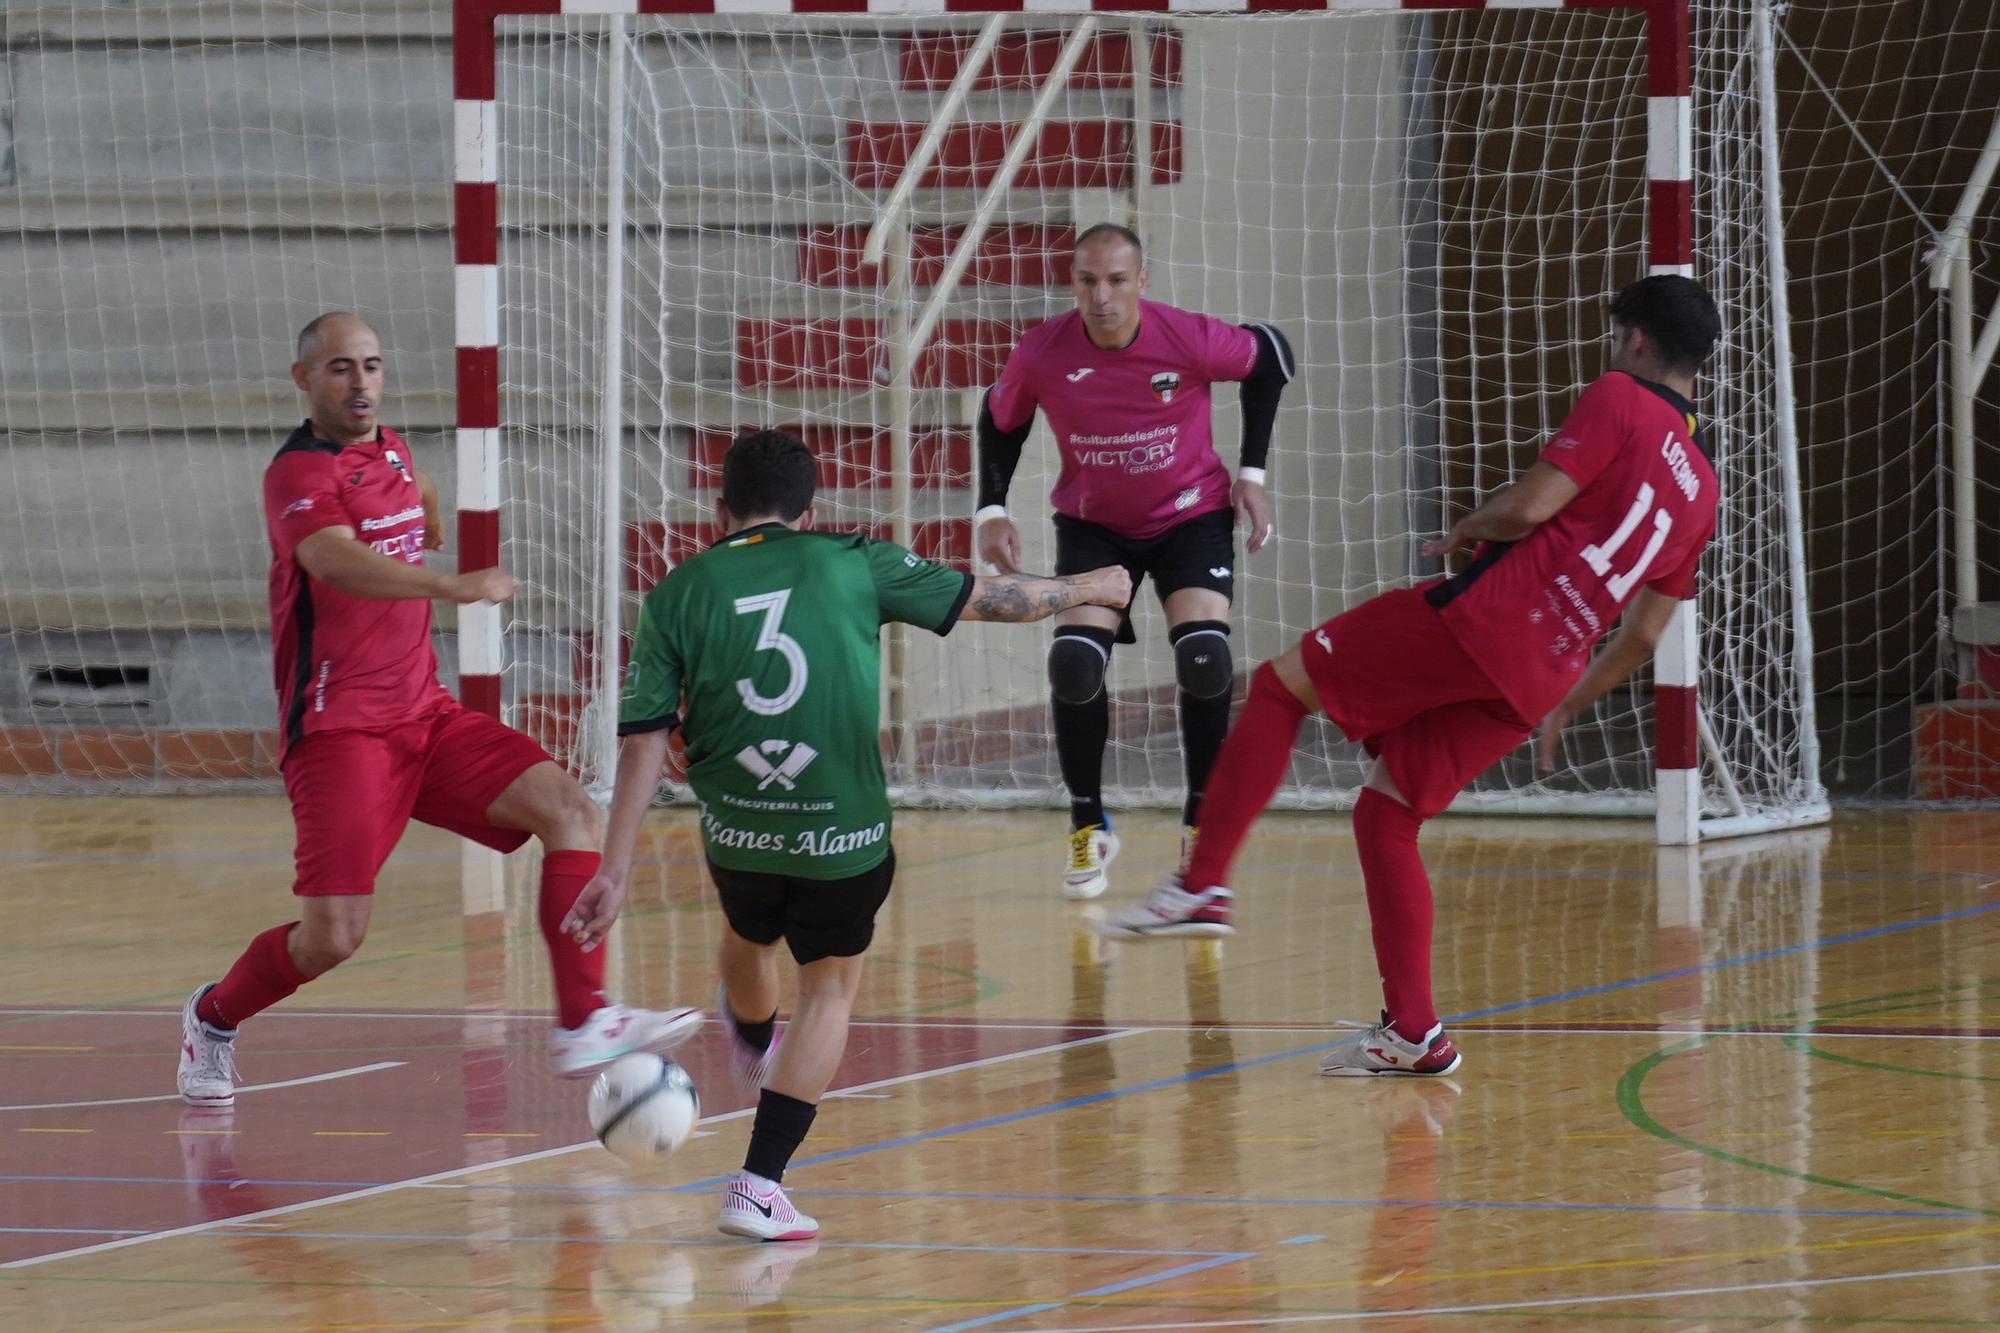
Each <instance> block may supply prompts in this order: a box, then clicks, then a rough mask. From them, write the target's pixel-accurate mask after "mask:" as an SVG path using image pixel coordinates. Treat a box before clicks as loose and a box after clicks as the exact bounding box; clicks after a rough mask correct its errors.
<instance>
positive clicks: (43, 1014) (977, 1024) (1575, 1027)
mask: <svg viewBox="0 0 2000 1333" xmlns="http://www.w3.org/2000/svg"><path fill="white" fill-rule="evenodd" d="M1721 965H1723V964H1720V963H1718V964H1716V966H1721ZM1662 975H1663V976H1665V975H1668V974H1662ZM1653 979H1654V978H1647V980H1653ZM179 1012H180V1010H178V1009H9V1008H5V1007H0V1018H4V1017H24V1018H28V1017H32V1018H159V1017H163V1016H167V1015H172V1014H178V1013H179ZM266 1017H267V1018H327V1019H376V1020H383V1019H392V1020H393V1019H399V1018H400V1019H439V1020H448V1019H455V1020H466V1019H476V1020H487V1021H492V1020H499V1021H502V1022H509V1023H533V1024H537V1025H544V1026H545V1025H546V1024H547V1023H548V1021H549V1016H548V1015H547V1014H545V1013H503V1012H494V1011H490V1010H479V1009H469V1010H461V1011H459V1012H455V1013H454V1012H447V1011H442V1010H438V1011H433V1010H417V1009H412V1010H353V1011H341V1010H285V1011H283V1012H279V1013H273V1014H270V1015H267V1016H266ZM1822 1023H1839V1024H1844V1027H1843V1028H1841V1029H1832V1028H1826V1027H1820V1026H1816V1025H1818V1024H1822ZM708 1024H709V1025H713V1026H718V1027H719V1026H720V1020H718V1019H714V1018H710V1019H709V1020H708ZM848 1026H849V1027H850V1028H888V1029H891V1030H903V1029H918V1030H946V1031H951V1030H960V1029H963V1030H965V1031H971V1032H1010V1031H1011V1032H1044V1031H1046V1032H1074V1031H1077V1030H1079V1029H1095V1030H1096V1031H1098V1032H1109V1031H1112V1030H1113V1029H1116V1030H1118V1031H1143V1032H1211V1031H1213V1032H1227V1033H1232V1034H1234V1033H1246V1034H1264V1035H1269V1034H1272V1033H1278V1034H1304V1033H1319V1032H1324V1033H1329V1034H1333V1033H1340V1032H1342V1029H1340V1028H1337V1027H1334V1026H1332V1025H1330V1024H1326V1023H1232V1022H1228V1021H1226V1020H1216V1021H1213V1022H1206V1023H1160V1022H1153V1021H1151V1020H1146V1019H1136V1020H1134V1021H1132V1022H1129V1023H1110V1022H1104V1023H1091V1022H1077V1021H1075V1020H1073V1019H1060V1018H1037V1019H1020V1020H1016V1019H1007V1018H995V1019H977V1018H951V1019H938V1020H935V1021H932V1020H928V1019H895V1018H857V1019H854V1020H852V1021H851V1022H849V1024H848ZM1455 1026H1456V1027H1457V1028H1458V1030H1459V1031H1461V1032H1476V1033H1484V1034H1487V1035H1491V1036H1500V1037H1513V1036H1529V1037H1744V1038H1756V1037H1764V1038H1787V1037H1798V1036H1809V1037H1812V1038H1814V1039H1815V1040H1817V1039H1820V1038H1825V1039H1826V1040H1829V1041H1832V1040H1838V1039H1849V1040H1864V1041H1866V1040H1880V1041H2000V1031H1995V1030H1993V1029H1990V1028H1965V1029H1962V1030H1960V1029H1951V1028H1946V1027H1942V1026H1939V1025H1938V1024H1934V1023H1933V1024H1926V1025H1925V1026H1924V1027H1922V1028H1921V1029H1918V1028H1911V1027H1893V1026H1891V1027H1880V1028H1871V1027H1866V1026H1864V1025H1862V1024H1860V1023H1855V1022H1852V1021H1849V1020H1843V1019H1841V1018H1839V1017H1838V1016H1835V1017H1830V1018H1807V1019H1801V1020H1800V1021H1799V1022H1798V1023H1780V1022H1765V1021H1762V1020H1757V1021H1749V1020H1746V1021H1745V1022H1743V1023H1735V1022H1731V1021H1729V1020H1727V1019H1717V1020H1716V1021H1715V1022H1714V1023H1712V1024H1708V1025H1702V1024H1696V1023H1686V1024H1676V1025H1667V1024H1662V1023H1648V1022H1644V1021H1638V1020H1635V1021H1633V1022H1630V1023H1618V1022H1611V1021H1606V1022H1591V1023H1558V1024H1552V1025H1546V1026H1544V1025H1537V1024H1530V1023H1495V1024H1485V1023H1481V1022H1479V1021H1477V1020H1473V1021H1464V1020H1460V1021H1459V1022H1457V1023H1456V1024H1455ZM493 1044H494V1043H491V1042H478V1041H468V1042H466V1043H465V1045H466V1046H467V1047H474V1046H484V1045H493ZM96 1049H97V1048H96V1047H90V1046H50V1047H7V1046H0V1053H5V1052H8V1051H10V1050H11V1051H26V1050H47V1051H73V1052H85V1051H93V1050H96ZM136 1054H139V1053H138V1052H125V1051H116V1052H106V1055H107V1056H119V1057H122V1056H127V1055H136ZM5 1109H8V1108H5V1107H0V1110H5Z"/></svg>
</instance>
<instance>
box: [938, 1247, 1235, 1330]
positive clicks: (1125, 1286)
mask: <svg viewBox="0 0 2000 1333" xmlns="http://www.w3.org/2000/svg"><path fill="white" fill-rule="evenodd" d="M1254 1258H1256V1251H1254V1250H1238V1251H1237V1252H1235V1253H1234V1254H1218V1255H1216V1256H1215V1257H1213V1258H1210V1259H1203V1260H1201V1261H1200V1262H1198V1263H1192V1264H1182V1265H1181V1266H1180V1267H1178V1268H1168V1269H1163V1270H1162V1271H1160V1272H1158V1273H1146V1274H1143V1275H1141V1276H1139V1277H1132V1278H1126V1279H1125V1280H1124V1281H1122V1282H1112V1283H1109V1284H1107V1285H1105V1286H1102V1287H1092V1288H1091V1289H1090V1290H1088V1291H1079V1292H1074V1293H1072V1294H1070V1295H1068V1296H1065V1297H1063V1298H1062V1299H1061V1300H1059V1301H1038V1302H1036V1303H1035V1304H1033V1305H1019V1306H1016V1307H1014V1308H1013V1309H1011V1310H997V1311H995V1312H994V1313H992V1314H989V1315H981V1316H980V1317H979V1318H977V1319H967V1320H965V1321H963V1322H961V1323H957V1324H944V1325H941V1326H939V1327H937V1328H934V1329H932V1330H931V1333H962V1330H964V1329H968V1328H980V1327H982V1326H984V1325H986V1324H997V1323H1000V1322H1001V1321H1002V1320H1007V1319H1025V1318H1027V1317H1028V1316H1029V1315H1036V1314H1045V1313H1047V1312H1048V1311H1050V1310H1060V1309H1062V1307H1063V1306H1065V1305H1068V1304H1069V1303H1070V1302H1071V1301H1086V1300H1089V1299H1090V1298H1092V1297H1093V1296H1116V1295H1118V1294H1119V1293H1120V1292H1126V1291H1133V1290H1136V1289H1138V1288H1140V1287H1150V1286H1152V1285H1153V1284H1154V1283H1155V1282H1170V1281H1172V1280H1173V1279H1174V1278H1177V1277H1186V1276H1187V1275H1188V1274H1189V1273H1199V1272H1201V1271H1202V1270H1203V1269H1206V1268H1217V1267H1220V1266H1221V1265H1223V1264H1235V1263H1241V1262H1243V1260H1245V1259H1254Z"/></svg>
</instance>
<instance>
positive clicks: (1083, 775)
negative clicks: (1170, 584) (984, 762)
mask: <svg viewBox="0 0 2000 1333" xmlns="http://www.w3.org/2000/svg"><path fill="white" fill-rule="evenodd" d="M1065 632H1066V633H1069V634H1076V635H1079V636H1081V637H1085V638H1089V639H1091V640H1093V641H1094V642H1096V643H1097V645H1098V646H1099V647H1100V648H1102V649H1104V652H1105V656H1106V658H1107V659H1108V658H1109V656H1110V653H1111V639H1112V633H1113V632H1112V631H1111V630H1108V629H1105V630H1100V629H1095V628H1093V627H1089V626H1073V627H1071V628H1069V629H1068V630H1066V631H1065ZM1049 711H1050V712H1051V713H1052V714H1053V715H1054V719H1053V720H1054V723H1055V728H1054V729H1055V733H1056V759H1057V761H1058V762H1059V763H1060V764H1061V766H1062V779H1063V786H1065V787H1067V788H1069V826H1070V827H1071V828H1072V829H1080V828H1088V827H1089V826H1090V825H1092V824H1097V825H1103V824H1104V822H1105V820H1104V746H1105V743H1106V742H1107V741H1109V740H1110V739H1111V689H1110V686H1109V685H1108V684H1107V685H1106V686H1105V687H1104V688H1103V689H1100V690H1099V691H1098V692H1097V697H1096V698H1095V699H1092V700H1091V701H1090V702H1088V703H1081V704H1066V703H1063V702H1062V701H1061V700H1059V699H1052V700H1050V701H1049Z"/></svg>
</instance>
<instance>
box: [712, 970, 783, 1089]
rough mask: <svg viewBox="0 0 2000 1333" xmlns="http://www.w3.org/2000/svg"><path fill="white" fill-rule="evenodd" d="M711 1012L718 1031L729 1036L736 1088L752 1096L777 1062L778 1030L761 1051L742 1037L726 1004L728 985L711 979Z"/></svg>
mask: <svg viewBox="0 0 2000 1333" xmlns="http://www.w3.org/2000/svg"><path fill="white" fill-rule="evenodd" d="M715 1016H716V1017H717V1018H720V1019H721V1020H722V1031H723V1033H724V1035H726V1036H727V1037H728V1038H729V1072H730V1073H732V1074H734V1075H735V1076H736V1086H737V1087H738V1088H740V1089H742V1090H743V1091H744V1092H746V1093H748V1094H749V1095H750V1096H752V1097H755V1096H756V1095H757V1094H758V1093H760V1092H762V1091H763V1090H764V1080H765V1079H767V1078H769V1077H770V1076H771V1066H772V1065H774V1064H776V1063H777V1060H778V1040H779V1035H780V1034H778V1033H775V1032H774V1033H772V1034H771V1044H770V1045H769V1046H766V1047H765V1048H764V1049H763V1051H762V1052H761V1053H759V1051H758V1050H757V1048H756V1047H754V1046H752V1045H751V1044H750V1043H749V1042H747V1041H745V1040H743V1036H742V1034H741V1033H739V1032H738V1031H737V1030H736V1011H735V1010H733V1009H731V1008H730V1007H729V988H728V987H727V986H725V985H723V984H722V983H721V982H719V981H718V982H716V983H715ZM775 1016H776V1015H773V1017H775Z"/></svg>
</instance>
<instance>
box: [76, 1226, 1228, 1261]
mask: <svg viewBox="0 0 2000 1333" xmlns="http://www.w3.org/2000/svg"><path fill="white" fill-rule="evenodd" d="M71 1230H76V1231H79V1232H81V1233H83V1234H89V1230H88V1229H87V1228H71ZM102 1234H104V1235H132V1234H140V1233H135V1232H132V1231H131V1230H130V1229H129V1228H127V1229H124V1230H118V1229H115V1228H110V1227H106V1228H103V1229H102ZM284 1235H285V1237H286V1238H287V1239H288V1240H355V1241H450V1242H453V1243H471V1244H479V1245H495V1244H498V1245H577V1244H586V1245H631V1246H653V1247H663V1248H668V1249H718V1250H731V1251H734V1252H737V1253H741V1252H742V1250H743V1248H744V1247H743V1245H742V1243H741V1242H740V1241H735V1240H723V1239H719V1238H718V1239H713V1240H711V1239H707V1238H703V1239H700V1240H684V1239H681V1238H679V1237H675V1236H591V1237H587V1238H580V1237H577V1236H495V1235H475V1234H473V1233H472V1232H409V1231H379V1232H378V1231H290V1230H288V1231H286V1232H285V1233H284ZM817 1244H818V1246H819V1248H820V1249H822V1250H927V1251H928V1250H938V1251H944V1252H949V1253H954V1254H958V1253H963V1254H1086V1255H1096V1256H1099V1257H1105V1258H1141V1259H1235V1258H1247V1257H1249V1252H1247V1251H1245V1252H1242V1253H1239V1252H1237V1251H1233V1250H1135V1249H1113V1248H1106V1247H1101V1246H1089V1245H944V1244H938V1243H936V1242H932V1241H888V1240H848V1241H831V1240H822V1241H819V1242H817Z"/></svg>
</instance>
